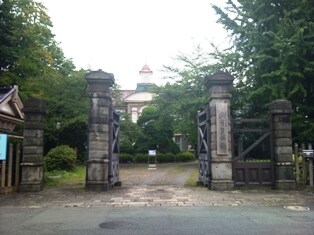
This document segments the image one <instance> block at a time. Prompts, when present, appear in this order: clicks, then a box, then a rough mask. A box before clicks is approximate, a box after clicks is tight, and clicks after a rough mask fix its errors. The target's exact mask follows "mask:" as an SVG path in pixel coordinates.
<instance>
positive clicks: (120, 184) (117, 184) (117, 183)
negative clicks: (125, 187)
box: [113, 181, 122, 186]
mask: <svg viewBox="0 0 314 235" xmlns="http://www.w3.org/2000/svg"><path fill="white" fill-rule="evenodd" d="M113 186H122V182H121V181H118V182H116V183H114V184H113Z"/></svg>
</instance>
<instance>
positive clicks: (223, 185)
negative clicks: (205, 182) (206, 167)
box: [210, 180, 234, 191]
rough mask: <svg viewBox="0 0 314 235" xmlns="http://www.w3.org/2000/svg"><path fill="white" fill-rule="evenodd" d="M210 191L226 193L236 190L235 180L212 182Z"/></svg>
mask: <svg viewBox="0 0 314 235" xmlns="http://www.w3.org/2000/svg"><path fill="white" fill-rule="evenodd" d="M210 189H211V190H214V191H225V190H232V189H234V182H233V180H212V181H211V182H210Z"/></svg>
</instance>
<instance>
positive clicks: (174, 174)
mask: <svg viewBox="0 0 314 235" xmlns="http://www.w3.org/2000/svg"><path fill="white" fill-rule="evenodd" d="M197 179H198V164H197V162H189V163H167V164H166V163H164V164H157V169H156V170H149V169H148V165H147V164H121V165H120V180H121V181H122V184H123V185H125V186H129V185H173V186H185V185H188V186H193V185H195V184H196V182H197Z"/></svg>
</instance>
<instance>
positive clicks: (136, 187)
mask: <svg viewBox="0 0 314 235" xmlns="http://www.w3.org/2000/svg"><path fill="white" fill-rule="evenodd" d="M183 165H184V164H183ZM136 167H139V168H140V169H135V170H134V169H133V170H132V167H122V172H121V176H122V183H123V186H122V187H115V188H113V189H111V190H110V191H107V192H90V191H88V192H86V191H85V190H84V188H83V187H82V186H73V187H66V188H45V189H44V191H42V192H38V193H16V194H10V195H6V196H0V234H32V235H33V234H109V235H110V234H115V235H117V234H131V235H132V234H180V235H184V234H311V235H313V234H314V232H313V231H314V191H313V190H308V191H275V190H265V189H264V190H262V189H260V190H232V191H224V192H217V191H210V190H208V189H207V188H205V187H187V186H184V185H185V183H184V182H186V180H187V179H189V178H190V177H191V176H192V177H194V175H195V174H194V173H193V172H194V168H193V164H192V165H190V166H189V164H186V165H185V166H183V167H181V166H180V167H179V168H176V167H175V168H173V167H172V168H171V167H170V165H163V166H161V167H160V168H158V167H157V168H158V169H159V170H157V171H154V172H151V171H147V168H146V167H142V166H136ZM136 167H135V168H136ZM191 167H192V168H191ZM186 168H189V169H190V170H188V171H185V170H182V169H186ZM138 173H140V174H138ZM169 176H171V177H169ZM173 176H179V177H178V179H179V180H178V179H177V180H173ZM171 179H172V180H171ZM170 181H171V184H172V185H170ZM134 182H135V183H134Z"/></svg>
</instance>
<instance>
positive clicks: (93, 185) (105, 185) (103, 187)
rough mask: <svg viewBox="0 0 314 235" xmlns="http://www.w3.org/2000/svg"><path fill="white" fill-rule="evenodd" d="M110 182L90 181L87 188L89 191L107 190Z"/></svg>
mask: <svg viewBox="0 0 314 235" xmlns="http://www.w3.org/2000/svg"><path fill="white" fill-rule="evenodd" d="M109 188H110V186H109V183H108V182H107V183H88V182H86V185H85V189H86V190H87V191H107V190H109Z"/></svg>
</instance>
